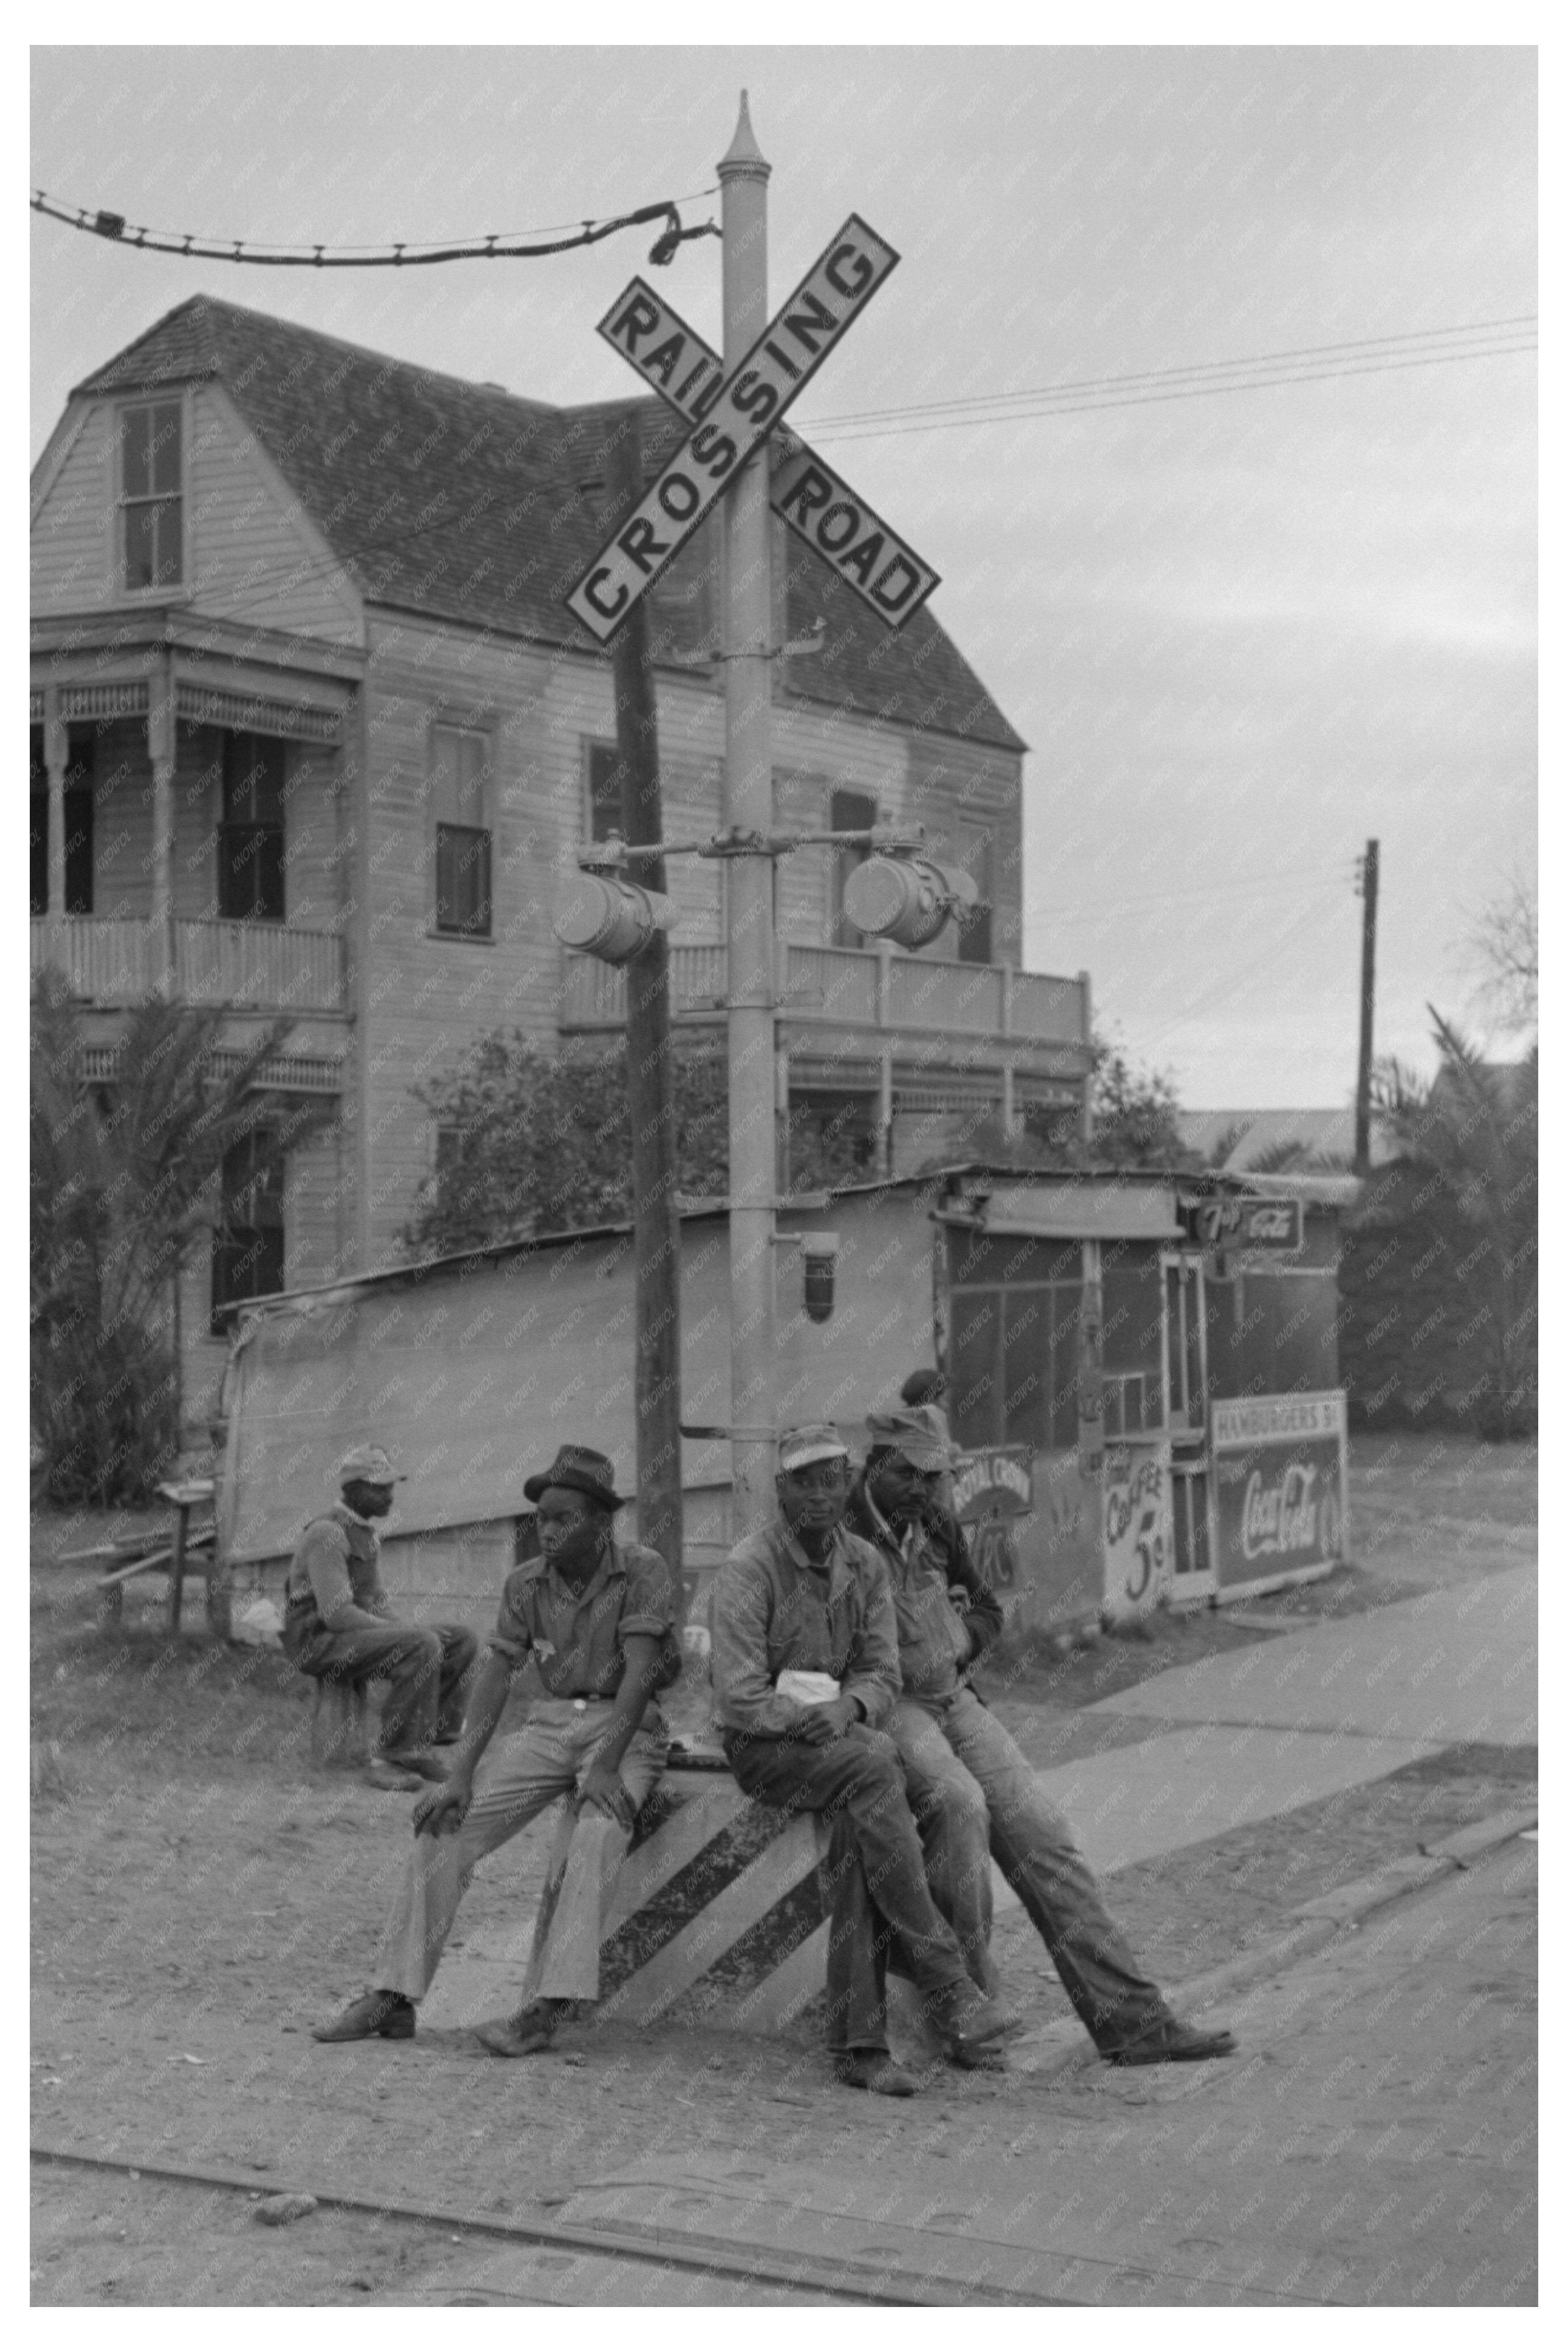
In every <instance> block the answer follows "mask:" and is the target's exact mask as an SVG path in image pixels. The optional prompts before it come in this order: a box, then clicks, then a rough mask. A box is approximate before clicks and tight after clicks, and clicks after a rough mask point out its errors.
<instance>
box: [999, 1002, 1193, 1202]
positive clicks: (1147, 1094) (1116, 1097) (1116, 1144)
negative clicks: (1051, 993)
mask: <svg viewBox="0 0 1568 2352" xmlns="http://www.w3.org/2000/svg"><path fill="white" fill-rule="evenodd" d="M1090 1046H1091V1051H1092V1053H1093V1056H1094V1060H1093V1066H1092V1067H1091V1070H1090V1073H1089V1137H1088V1139H1087V1141H1086V1140H1085V1139H1084V1136H1083V1132H1082V1129H1081V1126H1080V1124H1079V1118H1078V1114H1077V1113H1076V1112H1074V1111H1065V1110H1053V1109H1040V1110H1036V1109H1030V1110H1027V1111H1026V1112H1025V1114H1024V1122H1023V1124H1024V1133H1025V1138H1026V1144H1027V1146H1028V1147H1030V1150H1031V1156H1032V1158H1033V1160H1035V1162H1036V1163H1037V1164H1038V1165H1043V1166H1049V1167H1059V1168H1064V1169H1069V1168H1197V1167H1201V1166H1202V1164H1203V1163H1202V1161H1201V1160H1200V1159H1199V1157H1198V1155H1197V1154H1196V1153H1195V1152H1194V1151H1193V1150H1190V1149H1189V1147H1188V1146H1187V1144H1186V1143H1185V1141H1184V1139H1183V1136H1182V1129H1181V1104H1180V1101H1179V1100H1178V1098H1177V1095H1176V1089H1175V1085H1174V1082H1173V1080H1172V1078H1171V1077H1170V1076H1169V1075H1168V1074H1167V1073H1166V1072H1165V1071H1163V1070H1150V1069H1141V1068H1138V1067H1135V1066H1134V1065H1133V1063H1132V1062H1131V1060H1130V1059H1129V1057H1128V1055H1127V1052H1126V1050H1125V1048H1124V1047H1123V1046H1122V1045H1121V1044H1120V1043H1118V1042H1117V1041H1116V1040H1115V1039H1113V1038H1111V1037H1108V1036H1106V1035H1104V1034H1100V1033H1099V1032H1097V1033H1096V1034H1095V1035H1094V1037H1093V1038H1092V1039H1091V1041H1090Z"/></svg>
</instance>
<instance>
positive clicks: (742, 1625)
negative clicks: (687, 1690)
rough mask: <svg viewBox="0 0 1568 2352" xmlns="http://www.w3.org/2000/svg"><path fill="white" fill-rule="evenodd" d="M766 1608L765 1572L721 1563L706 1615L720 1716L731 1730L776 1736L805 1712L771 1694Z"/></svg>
mask: <svg viewBox="0 0 1568 2352" xmlns="http://www.w3.org/2000/svg"><path fill="white" fill-rule="evenodd" d="M770 1605H771V1601H770V1593H769V1587H768V1580H767V1576H766V1574H765V1572H764V1571H763V1570H762V1569H760V1568H758V1567H755V1566H754V1565H753V1564H752V1562H751V1561H749V1560H743V1559H729V1560H726V1562H725V1564H724V1566H723V1567H722V1568H721V1570H719V1573H718V1575H717V1576H716V1577H715V1578H714V1580H713V1597H712V1601H711V1603H710V1612H709V1623H710V1631H711V1633H712V1637H713V1655H712V1675H713V1695H714V1697H715V1698H716V1700H717V1701H718V1706H719V1714H720V1718H721V1721H722V1722H724V1723H727V1724H729V1725H730V1726H731V1728H733V1729H735V1730H739V1731H757V1732H762V1733H764V1734H766V1735H769V1736H773V1737H776V1736H777V1735H779V1734H780V1733H783V1732H785V1731H788V1730H790V1729H792V1728H793V1727H794V1726H795V1724H797V1723H798V1722H799V1721H800V1719H801V1717H802V1716H803V1715H804V1714H805V1707H804V1706H802V1704H801V1702H800V1701H799V1699H795V1698H786V1697H785V1696H784V1695H783V1694H782V1693H781V1692H779V1691H776V1690H774V1688H773V1683H772V1680H771V1679H770V1676H769V1674H768V1611H769V1608H770Z"/></svg>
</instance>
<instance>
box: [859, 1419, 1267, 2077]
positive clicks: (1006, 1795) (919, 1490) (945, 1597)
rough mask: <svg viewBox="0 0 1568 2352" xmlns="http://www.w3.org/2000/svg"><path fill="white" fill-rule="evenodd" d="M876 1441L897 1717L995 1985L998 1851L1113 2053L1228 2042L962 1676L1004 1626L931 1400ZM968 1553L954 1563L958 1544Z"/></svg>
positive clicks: (1218, 2053)
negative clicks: (1196, 2021) (1179, 2014)
mask: <svg viewBox="0 0 1568 2352" xmlns="http://www.w3.org/2000/svg"><path fill="white" fill-rule="evenodd" d="M866 1427H867V1430H868V1433H869V1435H870V1439H871V1444H870V1450H869V1452H868V1454H867V1456H866V1466H865V1468H864V1470H863V1471H862V1472H861V1474H860V1476H859V1477H858V1479H857V1481H856V1483H855V1487H854V1491H853V1493H852V1495H851V1496H850V1498H849V1508H848V1524H849V1526H850V1527H851V1528H853V1529H854V1530H855V1531H856V1533H857V1534H858V1535H859V1536H861V1537H863V1538H864V1539H865V1540H866V1541H867V1542H868V1543H869V1544H871V1545H873V1546H874V1547H875V1548H876V1549H877V1552H878V1554H879V1557H880V1559H882V1561H883V1563H884V1565H885V1567H886V1569H887V1572H888V1580H889V1588H890V1591H891V1595H892V1603H893V1611H894V1615H895V1617H896V1619H897V1622H898V1629H899V1667H900V1676H901V1681H902V1688H901V1691H900V1696H899V1699H898V1703H897V1704H896V1706H894V1708H893V1710H892V1714H891V1717H890V1718H889V1726H888V1727H889V1732H890V1734H891V1736H892V1738H893V1740H894V1742H895V1744H896V1746H897V1748H898V1751H899V1756H900V1760H901V1762H902V1764H903V1767H904V1772H905V1778H906V1780H907V1784H908V1787H909V1791H910V1802H911V1804H912V1805H913V1806H914V1808H915V1810H916V1812H917V1813H918V1814H920V1815H921V1819H922V1822H924V1824H925V1826H926V1830H927V1835H928V1838H929V1841H930V1846H929V1852H930V1860H931V1878H932V1883H933V1884H940V1885H941V1888H942V1899H943V1903H944V1906H950V1913H949V1916H951V1917H952V1923H953V1926H954V1927H955V1928H956V1929H957V1931H958V1937H959V1941H960V1943H961V1945H962V1946H963V1954H964V1958H965V1960H966V1962H967V1963H968V1966H969V1969H970V1972H971V1974H972V1975H973V1979H974V1980H975V1982H976V1983H977V1984H980V1985H983V1986H984V1987H985V1989H986V1990H987V1991H990V1990H993V1989H994V1985H995V1983H996V1976H995V1970H994V1966H993V1963H992V1961H991V1958H990V1952H989V1948H988V1947H989V1942H990V1935H991V1869H990V1864H991V1858H992V1857H993V1856H994V1858H995V1860H996V1862H997V1863H998V1864H999V1865H1000V1867H1001V1870H1002V1874H1003V1875H1004V1877H1005V1879H1006V1881H1007V1884H1008V1885H1009V1886H1011V1887H1012V1889H1013V1891H1014V1893H1015V1894H1016V1895H1017V1897H1018V1899H1019V1901H1020V1902H1021V1903H1022V1904H1023V1906H1024V1908H1025V1910H1026V1912H1027V1914H1028V1916H1029V1918H1030V1919H1031V1920H1032V1921H1033V1923H1034V1925H1035V1927H1037V1929H1038V1931H1039V1933H1040V1935H1041V1937H1043V1939H1044V1941H1045V1945H1046V1948H1047V1951H1048V1952H1049V1953H1050V1956H1051V1958H1052V1961H1053V1962H1054V1964H1055V1966H1056V1970H1057V1974H1058V1976H1059V1977H1060V1979H1061V1980H1062V1985H1063V1988H1064V1990H1066V1992H1067V1995H1068V2000H1070V2001H1071V2002H1072V2005H1073V2007H1074V2008H1075V2009H1076V2010H1077V2011H1078V2013H1079V2017H1080V2018H1081V2019H1082V2020H1083V2021H1084V2023H1085V2025H1086V2026H1087V2027H1088V2028H1089V2032H1090V2033H1091V2034H1092V2035H1093V2037H1094V2041H1095V2044H1096V2047H1097V2048H1098V2049H1099V2051H1100V2056H1101V2057H1102V2058H1106V2059H1109V2060H1110V2062H1111V2063H1112V2064H1114V2065H1120V2066H1143V2065H1154V2064H1157V2063H1160V2062H1161V2061H1162V2060H1165V2059H1204V2058H1222V2057H1224V2056H1226V2054H1227V2053H1228V2052H1230V2051H1231V2050H1233V2049H1234V2048H1235V2046H1236V2045H1235V2043H1234V2042H1233V2041H1232V2039H1231V2036H1230V2035H1229V2034H1228V2033H1226V2032H1201V2031H1199V2030H1198V2029H1196V2028H1194V2027H1193V2026H1190V2025H1184V2024H1183V2023H1181V2022H1180V2021H1179V2020H1178V2019H1176V2018H1175V2017H1173V2015H1172V2013H1171V2011H1170V2009H1169V2008H1168V2006H1167V2005H1166V2001H1165V1998H1164V1995H1163V1993H1162V1992H1161V1990H1160V1989H1159V1987H1158V1985H1156V1984H1154V1983H1152V1981H1151V1980H1150V1979H1149V1978H1147V1977H1146V1976H1144V1975H1143V1973H1142V1970H1141V1969H1140V1968H1139V1966H1138V1963H1137V1961H1136V1960H1135V1959H1134V1958H1133V1956H1132V1953H1131V1948H1129V1946H1128V1943H1127V1940H1126V1938H1125V1937H1124V1936H1123V1935H1122V1933H1121V1929H1120V1928H1119V1927H1117V1926H1116V1924H1115V1922H1114V1920H1113V1919H1112V1918H1111V1916H1110V1913H1109V1912H1108V1911H1107V1909H1106V1907H1105V1901H1104V1897H1103V1896H1102V1895H1101V1894H1100V1888H1099V1885H1097V1883H1096V1881H1095V1877H1094V1874H1093V1872H1092V1871H1091V1870H1090V1869H1089V1864H1088V1863H1087V1862H1085V1860H1084V1858H1083V1856H1082V1854H1081V1853H1079V1850H1078V1847H1077V1846H1076V1844H1075V1843H1074V1842H1073V1835H1072V1832H1071V1830H1070V1828H1069V1827H1068V1823H1067V1822H1066V1820H1065V1819H1064V1818H1063V1816H1062V1815H1061V1814H1060V1813H1059V1812H1058V1811H1057V1809H1056V1807H1055V1806H1054V1805H1053V1804H1052V1803H1051V1801H1050V1800H1049V1799H1048V1798H1047V1795H1046V1792H1045V1790H1044V1789H1043V1788H1042V1787H1041V1786H1040V1783H1039V1781H1038V1780H1037V1778H1036V1775H1035V1773H1034V1771H1033V1770H1032V1769H1031V1768H1030V1765H1029V1762H1028V1759H1027V1758H1026V1756H1025V1755H1024V1753H1023V1751H1022V1749H1021V1748H1018V1747H1017V1746H1016V1744H1015V1742H1014V1741H1013V1740H1012V1739H1010V1738H1008V1736H1007V1734H1006V1732H1005V1730H1004V1729H1003V1728H1002V1726H1001V1725H1000V1723H998V1722H997V1720H996V1717H994V1715H993V1714H992V1713H991V1711H990V1709H989V1708H988V1707H986V1706H984V1705H983V1703H982V1702H981V1700H980V1699H978V1698H977V1697H976V1696H975V1695H974V1693H973V1691H972V1690H970V1689H969V1688H968V1687H967V1686H966V1685H965V1683H964V1681H963V1675H964V1674H965V1673H966V1671H967V1669H968V1668H969V1667H970V1666H971V1665H972V1664H973V1662H974V1660H975V1659H976V1658H977V1657H978V1656H979V1654H980V1653H981V1651H982V1650H983V1649H984V1648H985V1646H986V1645H987V1643H990V1642H991V1641H993V1640H994V1638H995V1636H996V1634H997V1633H1000V1631H1001V1629H1002V1612H1001V1609H1000V1608H999V1606H998V1605H997V1602H996V1600H995V1598H994V1595H993V1594H992V1593H991V1592H990V1591H988V1590H987V1589H986V1587H985V1586H984V1583H983V1582H982V1580H981V1579H980V1578H979V1576H978V1575H977V1574H976V1573H975V1570H974V1568H973V1562H972V1561H971V1559H970V1558H969V1553H968V1547H967V1545H966V1544H965V1543H964V1542H963V1533H962V1530H961V1529H958V1528H957V1526H956V1522H951V1523H944V1520H943V1519H939V1521H938V1525H937V1528H936V1531H935V1532H934V1533H933V1532H932V1530H931V1527H930V1526H929V1525H928V1523H927V1522H928V1504H929V1498H930V1496H931V1493H932V1490H933V1489H934V1488H935V1487H936V1486H937V1485H938V1483H939V1482H940V1481H941V1479H942V1477H943V1476H944V1475H946V1474H947V1473H948V1472H949V1471H950V1470H951V1468H952V1452H951V1449H950V1447H949V1446H948V1444H947V1443H946V1439H945V1433H944V1432H943V1431H942V1428H941V1426H940V1425H939V1423H937V1422H936V1420H935V1419H934V1418H933V1417H932V1416H931V1412H930V1408H929V1407H921V1406H912V1407H906V1408H905V1409H904V1411H902V1412H893V1413H872V1414H871V1415H870V1416H869V1418H868V1421H867V1423H866ZM953 1535H956V1537H957V1540H958V1549H959V1553H960V1554H961V1555H962V1557H961V1559H960V1560H959V1562H958V1564H957V1568H956V1575H955V1573H954V1561H953V1557H952V1552H951V1549H950V1544H951V1539H952V1536H953Z"/></svg>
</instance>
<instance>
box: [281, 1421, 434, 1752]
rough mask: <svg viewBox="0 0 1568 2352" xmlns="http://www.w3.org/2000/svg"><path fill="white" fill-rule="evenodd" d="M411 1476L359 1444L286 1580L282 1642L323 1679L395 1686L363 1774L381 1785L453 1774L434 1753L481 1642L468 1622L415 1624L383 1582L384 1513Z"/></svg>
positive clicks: (378, 1450) (303, 1669) (304, 1669)
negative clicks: (398, 1610)
mask: <svg viewBox="0 0 1568 2352" xmlns="http://www.w3.org/2000/svg"><path fill="white" fill-rule="evenodd" d="M402 1484H403V1473H402V1472H401V1471H400V1470H395V1469H394V1468H393V1465H392V1461H391V1458H390V1456H389V1455H388V1454H386V1452H385V1451H384V1448H383V1447H381V1446H379V1445H356V1446H355V1447H354V1448H353V1452H352V1453H349V1454H344V1456H343V1458H342V1461H341V1462H340V1463H339V1465H338V1486H339V1490H340V1494H341V1500H340V1501H339V1502H338V1503H337V1505H336V1506H335V1507H334V1508H333V1509H331V1510H330V1511H326V1512H324V1513H323V1514H322V1516H321V1517H320V1518H319V1519H312V1520H311V1521H310V1525H309V1527H308V1528H306V1529H305V1532H304V1534H303V1535H302V1536H301V1537H300V1541H299V1545H298V1547H297V1549H296V1550H295V1553H294V1557H293V1559H291V1560H290V1561H289V1575H288V1580H287V1583H286V1586H285V1600H284V1618H283V1647H284V1649H285V1651H286V1652H287V1653H288V1654H289V1657H290V1658H291V1659H292V1660H293V1662H294V1664H295V1665H297V1666H298V1667H299V1669H300V1673H301V1674H302V1675H310V1676H311V1678H312V1679H313V1680H315V1681H318V1682H326V1683H346V1684H348V1685H349V1686H350V1688H351V1689H352V1688H355V1687H360V1688H363V1685H364V1684H366V1683H367V1682H384V1683H385V1684H386V1685H387V1686H388V1687H387V1695H386V1705H385V1706H384V1708H383V1709H382V1717H381V1737H380V1744H379V1746H378V1748H377V1751H376V1753H375V1755H374V1756H373V1757H372V1758H371V1759H370V1762H369V1764H368V1765H367V1767H366V1769H365V1778H366V1779H367V1780H370V1781H371V1782H372V1783H373V1784H374V1786H375V1787H377V1788H382V1789H415V1788H417V1787H418V1785H419V1782H420V1780H445V1778H446V1773H447V1768H446V1765H445V1764H444V1763H443V1762H442V1761H441V1759H439V1758H438V1757H436V1756H433V1755H432V1754H431V1753H430V1747H431V1743H432V1741H436V1742H438V1743H439V1744H441V1745H442V1746H447V1745H449V1744H450V1743H451V1742H452V1741H453V1740H455V1739H456V1738H457V1737H458V1732H459V1730H460V1729H461V1728H462V1722H463V1695H464V1692H465V1690H466V1688H467V1685H468V1670H469V1668H470V1667H471V1666H472V1664H473V1663H474V1655H475V1651H476V1649H477V1647H478V1644H477V1643H475V1640H474V1637H473V1635H472V1634H471V1633H469V1631H468V1627H467V1626H466V1625H410V1624H408V1623H406V1622H405V1621H404V1620H403V1619H401V1618H399V1617H395V1616H394V1614H393V1610H392V1603H391V1601H389V1600H388V1599H387V1597H386V1591H385V1589H384V1586H383V1584H382V1581H381V1538H380V1537H379V1536H378V1535H377V1534H376V1531H375V1522H376V1520H377V1519H384V1518H385V1517H386V1515H387V1513H388V1512H389V1511H390V1510H391V1508H392V1490H393V1488H394V1486H401V1485H402Z"/></svg>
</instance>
